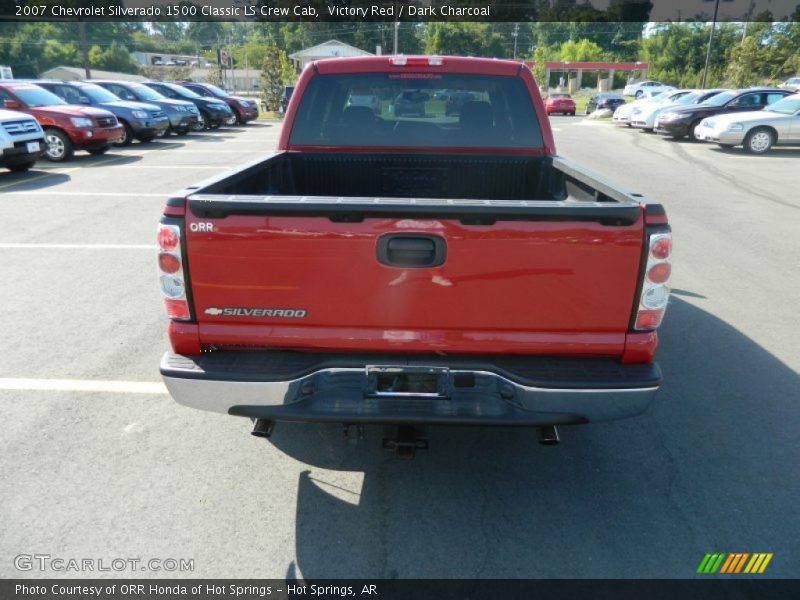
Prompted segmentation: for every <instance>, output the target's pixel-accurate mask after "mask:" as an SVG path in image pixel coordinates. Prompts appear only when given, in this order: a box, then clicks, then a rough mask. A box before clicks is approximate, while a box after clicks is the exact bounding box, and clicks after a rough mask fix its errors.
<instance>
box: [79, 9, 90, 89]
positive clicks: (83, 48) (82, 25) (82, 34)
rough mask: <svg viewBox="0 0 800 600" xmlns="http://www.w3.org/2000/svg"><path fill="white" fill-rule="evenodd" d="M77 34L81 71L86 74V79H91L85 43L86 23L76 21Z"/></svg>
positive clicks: (87, 45)
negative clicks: (81, 63)
mask: <svg viewBox="0 0 800 600" xmlns="http://www.w3.org/2000/svg"><path fill="white" fill-rule="evenodd" d="M78 33H79V34H80V38H81V56H82V57H83V70H84V72H85V73H86V79H91V78H92V72H91V71H90V70H89V44H88V43H87V42H86V21H78Z"/></svg>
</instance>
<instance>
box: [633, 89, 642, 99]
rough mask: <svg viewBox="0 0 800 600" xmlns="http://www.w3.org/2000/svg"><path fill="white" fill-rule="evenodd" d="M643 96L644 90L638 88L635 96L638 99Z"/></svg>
mask: <svg viewBox="0 0 800 600" xmlns="http://www.w3.org/2000/svg"><path fill="white" fill-rule="evenodd" d="M642 96H644V92H643V91H642V90H637V92H636V94H635V95H634V98H636V99H637V100H638V99H639V98H641V97H642Z"/></svg>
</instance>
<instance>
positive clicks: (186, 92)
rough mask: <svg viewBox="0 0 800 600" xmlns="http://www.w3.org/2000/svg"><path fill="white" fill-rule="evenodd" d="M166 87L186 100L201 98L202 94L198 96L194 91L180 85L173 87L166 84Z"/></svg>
mask: <svg viewBox="0 0 800 600" xmlns="http://www.w3.org/2000/svg"><path fill="white" fill-rule="evenodd" d="M164 85H166V86H167V87H168V88H169V89H171V90H172V91H173V92H175V93H176V94H178V95H179V96H183V97H184V98H200V94H196V93H194V92H193V91H192V90H190V89H187V88H185V87H182V86H180V85H173V84H169V83H165V84H164Z"/></svg>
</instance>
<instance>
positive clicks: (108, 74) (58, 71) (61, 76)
mask: <svg viewBox="0 0 800 600" xmlns="http://www.w3.org/2000/svg"><path fill="white" fill-rule="evenodd" d="M90 72H91V74H92V78H93V79H118V80H120V81H147V77H142V76H141V75H133V74H132V73H115V72H114V71H101V70H99V69H91V71H90ZM41 77H42V79H58V80H61V81H77V80H79V79H86V71H84V70H83V67H53V68H52V69H48V70H47V71H45V72H44V73H42V74H41Z"/></svg>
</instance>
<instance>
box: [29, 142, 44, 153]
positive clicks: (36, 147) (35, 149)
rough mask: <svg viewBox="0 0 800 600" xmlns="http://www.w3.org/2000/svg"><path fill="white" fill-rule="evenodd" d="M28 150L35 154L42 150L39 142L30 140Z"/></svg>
mask: <svg viewBox="0 0 800 600" xmlns="http://www.w3.org/2000/svg"><path fill="white" fill-rule="evenodd" d="M27 150H28V152H30V153H31V154H33V153H34V152H39V150H41V147H40V146H39V142H28V144H27Z"/></svg>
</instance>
